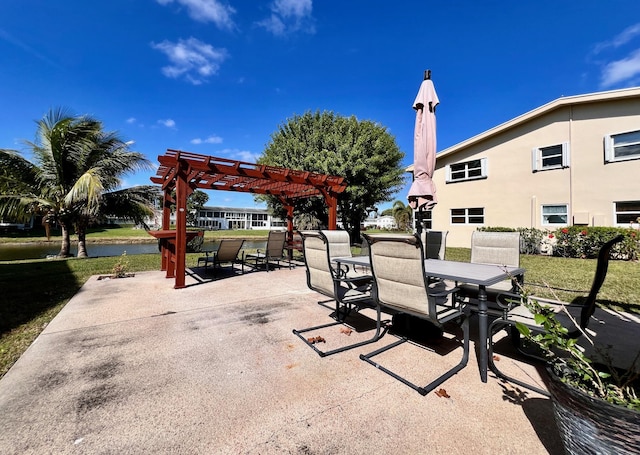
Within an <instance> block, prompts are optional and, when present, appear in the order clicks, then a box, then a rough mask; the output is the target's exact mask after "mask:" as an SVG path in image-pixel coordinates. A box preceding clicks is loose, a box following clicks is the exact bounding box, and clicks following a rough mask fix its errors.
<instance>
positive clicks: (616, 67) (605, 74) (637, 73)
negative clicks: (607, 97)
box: [600, 49, 640, 88]
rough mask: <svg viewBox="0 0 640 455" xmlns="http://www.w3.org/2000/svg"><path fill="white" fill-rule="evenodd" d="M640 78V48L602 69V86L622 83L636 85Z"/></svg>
mask: <svg viewBox="0 0 640 455" xmlns="http://www.w3.org/2000/svg"><path fill="white" fill-rule="evenodd" d="M638 79H640V49H636V50H635V51H634V52H632V53H631V54H629V55H628V56H627V57H626V58H623V59H621V60H616V61H613V62H610V63H608V64H606V65H605V67H604V69H603V70H602V76H601V82H600V85H601V86H602V87H605V88H606V87H611V86H614V85H617V84H620V83H624V82H625V81H626V83H627V84H628V85H629V86H630V85H634V84H635V83H636V82H637V81H638Z"/></svg>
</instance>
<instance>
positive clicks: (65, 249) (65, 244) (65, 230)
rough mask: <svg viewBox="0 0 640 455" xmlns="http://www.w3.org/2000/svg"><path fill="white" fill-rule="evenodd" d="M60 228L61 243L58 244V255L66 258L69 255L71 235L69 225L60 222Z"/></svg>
mask: <svg viewBox="0 0 640 455" xmlns="http://www.w3.org/2000/svg"><path fill="white" fill-rule="evenodd" d="M60 230H61V231H62V245H60V253H58V256H59V257H61V258H68V257H69V256H71V236H70V234H69V227H68V226H67V223H64V222H62V221H61V222H60Z"/></svg>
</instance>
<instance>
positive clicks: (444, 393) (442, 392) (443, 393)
mask: <svg viewBox="0 0 640 455" xmlns="http://www.w3.org/2000/svg"><path fill="white" fill-rule="evenodd" d="M436 395H438V396H439V397H440V398H451V397H450V396H449V394H448V393H447V391H446V390H444V389H438V390H436Z"/></svg>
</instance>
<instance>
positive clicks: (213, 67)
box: [151, 38, 228, 85]
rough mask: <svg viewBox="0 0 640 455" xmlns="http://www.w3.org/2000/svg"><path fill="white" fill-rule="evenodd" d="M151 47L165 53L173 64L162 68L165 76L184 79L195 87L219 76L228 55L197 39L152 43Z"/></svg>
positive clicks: (225, 51) (223, 50) (222, 50)
mask: <svg viewBox="0 0 640 455" xmlns="http://www.w3.org/2000/svg"><path fill="white" fill-rule="evenodd" d="M151 47H152V48H154V49H157V50H159V51H161V52H163V53H164V54H165V55H166V56H167V57H168V58H169V61H170V62H171V65H168V66H165V67H163V68H162V73H163V74H164V75H165V76H167V77H169V78H172V79H176V78H179V77H184V79H186V80H187V81H189V82H191V83H192V84H193V85H200V84H202V83H203V82H206V81H207V78H208V77H209V76H212V75H214V74H217V72H218V69H220V64H221V63H222V62H223V61H224V60H225V59H226V58H227V55H228V54H227V50H226V49H215V48H214V47H213V46H211V45H210V44H207V43H203V42H202V41H200V40H198V39H196V38H189V39H187V40H182V39H181V40H178V42H177V43H172V42H171V41H168V40H164V41H163V42H161V43H158V44H156V43H151Z"/></svg>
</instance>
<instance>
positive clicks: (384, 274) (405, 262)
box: [363, 234, 437, 323]
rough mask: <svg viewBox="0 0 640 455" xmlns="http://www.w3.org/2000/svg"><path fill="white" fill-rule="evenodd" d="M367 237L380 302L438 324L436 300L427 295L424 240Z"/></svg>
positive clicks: (375, 235) (380, 236)
mask: <svg viewBox="0 0 640 455" xmlns="http://www.w3.org/2000/svg"><path fill="white" fill-rule="evenodd" d="M363 237H364V238H365V239H366V240H367V242H368V243H369V257H370V258H371V271H372V274H373V279H374V292H373V295H374V298H375V299H376V301H377V302H378V303H379V304H380V305H382V306H385V307H389V308H392V309H395V310H398V311H402V312H405V313H409V314H413V315H415V316H418V317H421V318H423V319H429V320H431V321H433V322H436V323H437V313H436V306H435V305H436V302H435V298H433V297H430V296H429V295H428V293H427V282H426V278H425V273H424V261H423V247H422V242H421V241H420V238H419V237H418V236H415V235H384V234H379V235H378V234H373V235H369V234H364V235H363Z"/></svg>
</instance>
